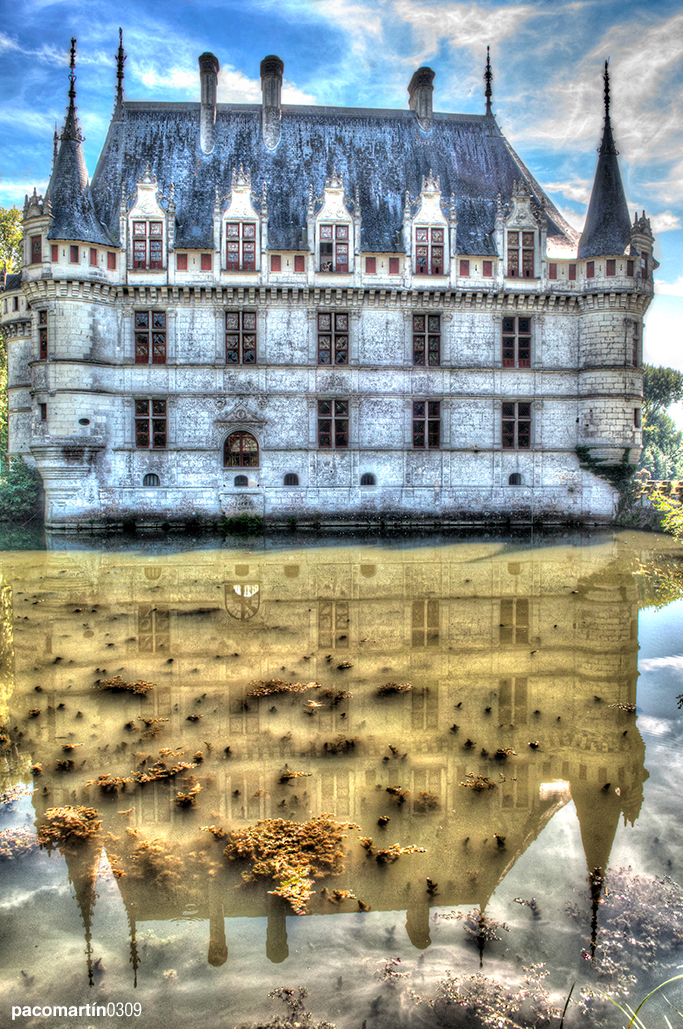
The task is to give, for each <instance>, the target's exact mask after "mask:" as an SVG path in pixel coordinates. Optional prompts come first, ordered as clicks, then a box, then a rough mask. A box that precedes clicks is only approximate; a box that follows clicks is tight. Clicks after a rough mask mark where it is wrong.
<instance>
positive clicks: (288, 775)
mask: <svg viewBox="0 0 683 1029" xmlns="http://www.w3.org/2000/svg"><path fill="white" fill-rule="evenodd" d="M310 775H313V773H312V772H292V771H291V769H290V767H289V765H285V767H284V770H283V771H282V772H281V773H280V778H279V779H278V782H282V783H285V782H291V780H292V779H302V778H307V777H308V776H310Z"/></svg>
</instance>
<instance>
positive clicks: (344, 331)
mask: <svg viewBox="0 0 683 1029" xmlns="http://www.w3.org/2000/svg"><path fill="white" fill-rule="evenodd" d="M327 320H329V327H328V326H326V325H325V322H326V321H327ZM316 324H317V330H318V337H317V357H318V364H319V365H322V366H323V367H326V368H333V367H335V368H336V367H340V366H346V365H348V363H349V349H350V347H349V343H350V337H349V328H350V325H351V320H350V317H349V313H348V311H318V314H317V321H316ZM326 356H328V357H329V360H325V357H326ZM333 358H334V361H333V360H332V359H333Z"/></svg>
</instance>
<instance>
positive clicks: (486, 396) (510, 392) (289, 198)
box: [1, 51, 654, 529]
mask: <svg viewBox="0 0 683 1029" xmlns="http://www.w3.org/2000/svg"><path fill="white" fill-rule="evenodd" d="M72 64H73V53H72ZM261 70H262V81H263V88H264V104H263V106H262V107H258V106H254V105H244V106H236V105H216V102H215V95H216V90H215V86H216V76H217V75H218V61H217V60H216V58H215V57H213V55H210V54H203V55H202V57H201V58H200V77H201V90H202V92H201V96H202V100H201V103H200V104H194V105H193V104H161V103H132V102H124V99H123V89H122V78H123V55H122V51H120V55H119V77H118V91H117V103H116V107H115V111H114V116H113V119H112V124H111V128H110V131H109V135H108V137H107V141H106V143H105V146H104V149H103V152H102V155H101V157H100V161H99V163H98V167H97V170H96V172H95V176H94V178H93V180H92V182H89V181H88V178H87V174H86V171H85V164H84V161H83V155H82V151H81V144H82V138H81V134H80V129H79V128H78V121H77V118H76V115H75V106H74V97H75V92H74V89H73V75H72V89H71V90H70V103H69V109H68V112H67V118H66V123H65V128H64V132H63V133H62V136H61V141H60V144H59V148H58V150H56V152H55V164H54V169H53V173H52V178H51V181H50V187H49V190H48V193H47V194H46V196H45V197H44V198H43V197H39V196H37V195H36V194H35V193H34V196H33V197H27V198H26V204H25V208H24V232H25V243H24V262H23V267H22V271H21V274H20V275H14V276H7V277H6V279H5V287H4V294H3V299H2V314H1V318H2V327H3V331H4V332H5V335H6V337H7V338H8V355H9V411H10V413H9V421H10V451H11V453H15V454H24V455H26V459H27V460H29V461H35V463H36V464H37V466H38V468H39V469H40V472H41V474H42V476H43V481H44V484H45V492H46V520H47V525H48V527H50V528H53V529H60V528H63V529H70V528H74V527H88V526H90V527H93V528H96V527H106V526H117V525H118V526H120V525H122V524H124V523H125V522H131V521H134V522H135V523H136V524H138V525H140V526H143V525H150V526H152V525H162V524H165V523H168V524H171V525H172V524H182V523H186V522H188V521H194V520H199V521H200V522H202V521H203V522H217V521H219V520H220V519H221V518H222V516H227V517H233V516H236V515H240V514H251V515H258V516H262V517H264V518H266V519H267V520H270V521H281V522H283V523H290V524H291V522H292V520H295V521H296V522H297V523H301V524H340V523H344V524H352V523H360V524H364V523H367V522H370V521H384V522H387V523H391V522H395V521H398V522H408V523H409V522H424V521H426V522H432V523H439V524H449V523H451V524H452V523H462V522H488V521H509V520H511V521H513V522H515V521H521V522H530V521H532V520H536V519H541V520H550V521H562V520H576V521H589V522H595V521H609V520H610V519H611V518H612V516H613V513H614V509H615V503H616V500H617V496H618V495H617V493H616V491H615V490H614V489H613V487H612V486H611V485H610V484H609V482H608V481H606V480H605V479H603V478H599V477H596V476H595V475H593V474H591V473H590V472H588V471H586V470H585V469H584V468H582V467H581V465H580V462H579V457H578V456H577V447H579V448H582V447H583V448H587V449H588V451H589V453H590V456H591V457H592V458H594V459H597V460H599V461H602V462H604V463H606V464H618V463H621V462H624V463H630V464H634V463H636V462H637V459H638V456H639V453H640V449H641V443H642V434H641V430H640V409H641V406H642V320H643V316H644V314H645V311H646V310H647V307H648V304H649V302H650V300H651V298H652V271H653V266H654V261H653V257H652V245H653V237H652V233H651V231H650V227H649V223H648V221H647V219H646V218H645V216H644V215H643V216H642V217H641V218H636V220H635V222H634V224H633V225H632V226H631V224H630V220H628V211H627V208H626V200H625V198H624V194H623V189H622V187H621V179H620V178H619V170H618V166H617V160H616V152H615V151H614V146H613V143H612V136H611V127H610V118H609V109H608V108H607V109H606V118H605V135H604V138H603V145H602V146H601V148H600V157H599V161H598V172H597V173H596V184H595V189H594V195H593V199H592V201H591V210H593V211H594V212H597V214H595V215H594V216H592V221H591V224H592V225H593V224H598V223H599V224H600V226H601V229H600V231H601V232H602V233H603V235H602V236H599V235H598V234H596V232H595V231H593V230H591V232H592V235H591V233H589V234H588V236H587V234H586V231H584V234H583V236H581V237H579V235H578V233H576V232H575V231H574V230H573V229H572V228H571V227H570V226H569V225H568V224H567V223H566V222H565V221H564V219H563V218H562V216H561V215H560V214H559V212H558V211H557V210H556V209H555V208H554V207H553V205H552V203H551V201H550V200H549V199H548V198H547V197H546V196H545V195H544V193H543V191H542V190H541V189H540V187H539V186H538V184H537V183H536V182H535V180H534V179H533V177H532V176H531V175H530V173H529V172H528V171H527V170H526V168H525V167H524V165H523V164H522V162H521V160H520V159H519V158H518V157H517V156H516V155H515V154H514V152H513V151H512V149H511V148H510V146H509V144H508V143H507V141H506V140H505V139H504V137H503V136H502V134H501V132H500V130H499V128H498V126H497V124H496V121H495V118H494V117H493V115H492V114H491V113H490V103H487V113H486V114H485V115H482V116H481V117H479V116H473V115H444V114H435V113H434V112H433V110H432V91H433V85H432V81H433V78H434V74H433V72H431V71H430V70H429V69H420V71H419V73H416V75H415V76H414V77H413V81H412V82H411V87H410V90H411V101H410V110H408V111H365V110H358V109H329V108H325V109H320V110H317V109H315V108H303V107H302V108H297V107H282V106H281V103H280V85H281V78H282V62H281V61H279V60H278V59H277V58H267V59H266V61H264V62H263V64H262V69H261ZM488 82H489V85H490V77H489V80H488ZM606 166H607V172H609V174H606V172H605V167H606ZM337 169H341V170H337ZM615 174H616V179H615ZM606 182H607V183H608V186H606V185H605V183H606ZM615 183H616V184H615ZM608 188H609V190H610V191H611V192H610V193H609V196H606V195H605V191H606V190H607V189H608ZM603 209H604V210H608V211H610V212H616V214H614V218H615V222H614V224H615V226H616V228H615V229H614V231H613V232H612V233H611V237H610V238H609V247H610V248H611V250H610V252H609V253H606V252H605V247H606V246H607V244H603V243H602V239H603V238H604V237H605V230H604V225H605V219H604V217H603V218H602V220H601V221H600V220H599V219H598V221H596V219H597V218H598V215H599V214H600V211H601V210H603ZM624 211H626V217H627V225H628V226H629V227H628V229H627V230H625V229H624V221H623V216H624ZM610 224H611V223H610ZM617 237H618V242H616V243H615V239H616V238H617ZM579 254H580V255H581V256H580V257H579V256H578V255H579Z"/></svg>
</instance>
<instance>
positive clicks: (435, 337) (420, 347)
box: [413, 314, 441, 366]
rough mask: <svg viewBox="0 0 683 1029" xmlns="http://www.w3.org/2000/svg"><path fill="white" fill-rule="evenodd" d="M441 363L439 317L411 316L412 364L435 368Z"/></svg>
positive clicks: (429, 315) (430, 315) (433, 315)
mask: <svg viewBox="0 0 683 1029" xmlns="http://www.w3.org/2000/svg"><path fill="white" fill-rule="evenodd" d="M440 361H441V315H439V314H428V315H425V314H414V315H413V364H416V365H417V364H428V365H432V366H436V365H438V364H439V363H440Z"/></svg>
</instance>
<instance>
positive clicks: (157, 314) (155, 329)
mask: <svg viewBox="0 0 683 1029" xmlns="http://www.w3.org/2000/svg"><path fill="white" fill-rule="evenodd" d="M133 319H134V322H133V326H134V335H135V353H134V361H135V364H166V362H167V358H168V334H167V332H168V321H167V318H166V311H158V310H155V309H154V308H147V309H145V310H141V311H137V310H136V311H135V312H134V314H133Z"/></svg>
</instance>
